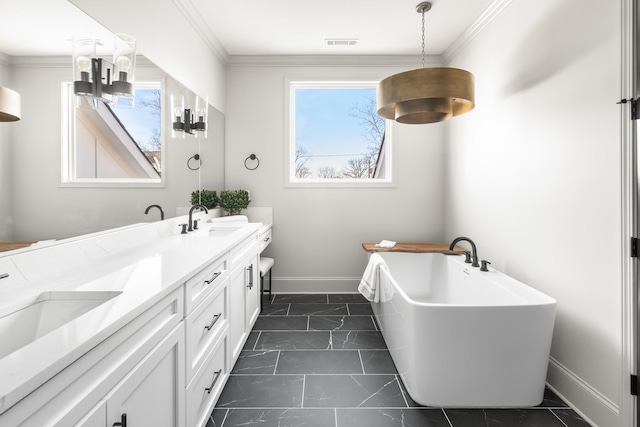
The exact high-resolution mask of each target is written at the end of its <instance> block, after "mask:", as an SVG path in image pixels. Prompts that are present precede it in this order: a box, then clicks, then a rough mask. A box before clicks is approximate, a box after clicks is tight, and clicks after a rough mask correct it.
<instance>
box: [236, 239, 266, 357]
mask: <svg viewBox="0 0 640 427" xmlns="http://www.w3.org/2000/svg"><path fill="white" fill-rule="evenodd" d="M258 248H259V246H258V235H257V234H256V235H253V236H251V237H250V238H249V239H247V240H245V241H244V242H242V243H240V244H239V245H238V246H236V248H234V250H232V251H231V265H232V271H231V274H230V277H229V296H230V306H231V314H230V319H229V320H230V321H229V344H230V346H231V360H232V362H235V360H236V359H237V358H238V356H239V355H240V351H241V350H242V346H243V345H244V342H245V341H246V340H247V336H248V335H249V331H250V330H251V328H252V327H253V324H254V323H255V321H256V319H257V318H258V314H259V312H260V282H259V263H258Z"/></svg>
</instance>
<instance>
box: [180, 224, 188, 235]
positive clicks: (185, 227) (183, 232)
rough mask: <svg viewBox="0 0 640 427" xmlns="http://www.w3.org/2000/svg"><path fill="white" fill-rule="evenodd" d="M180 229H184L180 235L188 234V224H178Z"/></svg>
mask: <svg viewBox="0 0 640 427" xmlns="http://www.w3.org/2000/svg"><path fill="white" fill-rule="evenodd" d="M178 227H182V231H181V232H180V234H187V224H178Z"/></svg>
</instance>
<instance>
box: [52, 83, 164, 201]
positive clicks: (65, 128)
mask: <svg viewBox="0 0 640 427" xmlns="http://www.w3.org/2000/svg"><path fill="white" fill-rule="evenodd" d="M158 83H160V90H161V94H162V95H161V109H162V113H161V114H160V129H161V133H160V138H161V139H162V150H161V152H162V155H161V156H162V172H163V173H162V174H161V175H160V178H159V179H156V178H76V172H75V164H76V159H75V152H76V150H75V139H76V138H75V133H76V115H75V108H76V95H75V94H74V93H73V82H63V83H62V96H61V100H62V108H61V110H62V126H61V129H62V135H61V141H62V143H61V151H60V154H61V156H60V182H59V184H58V186H59V187H120V188H122V187H124V188H159V187H165V186H166V172H165V171H166V169H167V168H166V142H167V138H165V133H166V132H165V131H164V129H165V119H164V116H165V114H164V113H165V111H166V110H165V102H164V99H165V96H164V92H165V87H166V82H165V79H164V78H161V79H154V81H149V82H136V83H135V88H136V89H144V88H157V87H158Z"/></svg>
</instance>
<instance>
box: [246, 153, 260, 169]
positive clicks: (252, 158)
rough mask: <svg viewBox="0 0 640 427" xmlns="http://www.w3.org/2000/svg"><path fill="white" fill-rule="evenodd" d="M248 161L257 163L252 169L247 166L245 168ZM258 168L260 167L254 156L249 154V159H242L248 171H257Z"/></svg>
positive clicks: (256, 157)
mask: <svg viewBox="0 0 640 427" xmlns="http://www.w3.org/2000/svg"><path fill="white" fill-rule="evenodd" d="M249 160H255V161H256V162H257V163H256V165H255V166H254V167H252V168H250V167H249V166H247V162H248V161H249ZM258 166H260V159H258V156H256V155H255V154H253V153H252V154H250V155H249V157H247V158H246V159H244V167H245V168H247V169H249V170H250V171H254V170H256V169H258Z"/></svg>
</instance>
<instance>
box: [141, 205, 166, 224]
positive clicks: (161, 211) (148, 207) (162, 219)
mask: <svg viewBox="0 0 640 427" xmlns="http://www.w3.org/2000/svg"><path fill="white" fill-rule="evenodd" d="M151 208H158V209H159V210H160V221H164V211H163V210H162V208H161V207H160V205H149V206H147V209H145V211H144V213H145V215H146V214H148V213H149V211H150V210H151Z"/></svg>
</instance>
